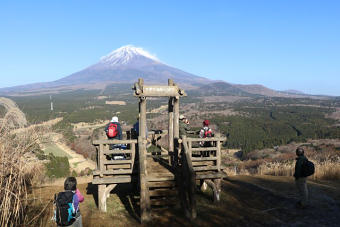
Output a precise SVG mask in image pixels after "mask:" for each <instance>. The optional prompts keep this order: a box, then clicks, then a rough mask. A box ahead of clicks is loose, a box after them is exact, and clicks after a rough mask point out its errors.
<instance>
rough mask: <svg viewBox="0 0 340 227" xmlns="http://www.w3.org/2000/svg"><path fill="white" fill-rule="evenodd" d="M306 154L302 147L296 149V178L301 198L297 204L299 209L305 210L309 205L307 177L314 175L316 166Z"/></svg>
mask: <svg viewBox="0 0 340 227" xmlns="http://www.w3.org/2000/svg"><path fill="white" fill-rule="evenodd" d="M304 153H305V152H304V149H303V148H302V147H298V148H297V149H296V156H297V158H296V163H295V172H294V177H295V184H296V187H297V190H298V192H299V197H300V200H299V202H298V203H297V204H296V206H297V207H298V208H305V207H306V206H307V204H308V189H307V177H308V176H311V175H313V174H314V164H313V163H312V162H311V161H309V160H308V159H307V158H306V157H305V155H304Z"/></svg>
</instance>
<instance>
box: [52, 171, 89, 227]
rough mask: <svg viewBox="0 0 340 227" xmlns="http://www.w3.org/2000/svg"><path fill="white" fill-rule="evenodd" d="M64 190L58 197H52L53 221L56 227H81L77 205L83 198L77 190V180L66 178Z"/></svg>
mask: <svg viewBox="0 0 340 227" xmlns="http://www.w3.org/2000/svg"><path fill="white" fill-rule="evenodd" d="M64 190H65V191H63V192H59V193H58V195H54V203H55V211H54V219H55V221H56V222H57V225H58V226H73V227H82V226H83V224H82V217H81V214H80V210H79V203H81V202H83V201H84V196H83V195H82V194H81V193H80V191H79V189H77V179H76V178H75V177H68V178H66V180H65V182H64Z"/></svg>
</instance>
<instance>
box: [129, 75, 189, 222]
mask: <svg viewBox="0 0 340 227" xmlns="http://www.w3.org/2000/svg"><path fill="white" fill-rule="evenodd" d="M133 90H134V91H135V94H134V95H135V96H136V97H138V98H139V136H138V152H139V171H140V179H139V182H140V212H141V220H142V221H147V220H149V219H150V210H151V204H150V196H149V190H148V188H147V175H148V173H147V169H146V152H147V151H146V144H147V138H146V128H147V127H146V101H147V97H168V98H169V101H168V154H169V155H171V154H172V156H169V157H173V160H172V161H171V160H170V158H169V162H170V161H171V162H172V164H173V165H175V163H176V158H175V157H177V155H174V154H175V146H174V145H175V143H176V141H178V140H179V98H180V97H182V96H186V93H185V92H184V90H182V89H180V88H179V87H178V86H177V85H176V84H174V82H173V80H172V79H169V80H168V85H167V86H162V85H144V80H143V79H142V78H139V79H138V83H135V84H134V87H133ZM169 164H171V163H169Z"/></svg>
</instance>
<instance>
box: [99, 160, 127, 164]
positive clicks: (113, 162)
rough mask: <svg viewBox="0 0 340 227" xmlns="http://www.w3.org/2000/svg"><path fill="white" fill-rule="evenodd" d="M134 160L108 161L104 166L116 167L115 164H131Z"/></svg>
mask: <svg viewBox="0 0 340 227" xmlns="http://www.w3.org/2000/svg"><path fill="white" fill-rule="evenodd" d="M131 163H132V160H106V161H105V162H104V165H108V164H110V165H115V164H131Z"/></svg>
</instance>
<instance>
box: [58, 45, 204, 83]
mask: <svg viewBox="0 0 340 227" xmlns="http://www.w3.org/2000/svg"><path fill="white" fill-rule="evenodd" d="M139 77H142V78H144V80H145V81H146V82H148V83H166V82H167V80H168V78H171V79H173V80H174V81H176V82H177V83H180V84H187V85H200V84H203V83H205V82H208V81H209V80H208V79H206V78H203V77H198V76H195V75H193V74H190V73H187V72H184V71H182V70H179V69H176V68H173V67H171V66H168V65H166V64H164V63H162V62H161V61H160V60H158V59H157V58H156V57H155V56H153V55H151V54H150V53H148V52H147V51H145V50H143V49H142V48H140V47H134V46H132V45H128V46H123V47H120V48H118V49H117V50H114V51H112V52H111V53H109V54H108V55H106V56H104V57H101V58H100V61H99V62H98V63H96V64H94V65H92V66H90V67H88V68H86V69H84V70H81V71H79V72H76V73H73V74H71V75H69V76H67V77H64V78H62V79H60V80H57V81H55V83H56V84H58V85H75V84H82V83H101V82H113V83H133V82H136V81H137V79H138V78H139Z"/></svg>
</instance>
